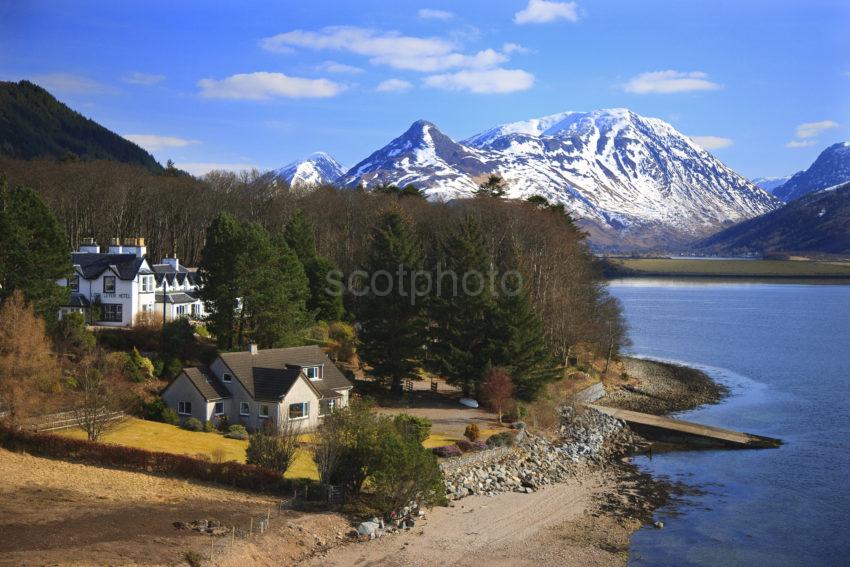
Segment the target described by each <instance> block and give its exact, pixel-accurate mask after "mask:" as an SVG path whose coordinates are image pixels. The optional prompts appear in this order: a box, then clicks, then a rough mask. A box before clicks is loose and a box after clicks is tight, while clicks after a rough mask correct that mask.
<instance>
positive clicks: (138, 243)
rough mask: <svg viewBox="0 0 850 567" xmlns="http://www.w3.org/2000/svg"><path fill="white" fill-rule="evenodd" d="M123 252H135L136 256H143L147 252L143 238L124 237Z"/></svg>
mask: <svg viewBox="0 0 850 567" xmlns="http://www.w3.org/2000/svg"><path fill="white" fill-rule="evenodd" d="M123 250H124V254H135V255H136V257H138V258H143V257H144V256H145V254H147V248H146V247H145V239H144V238H141V237H138V236H137V237H135V238H125V239H124V247H123Z"/></svg>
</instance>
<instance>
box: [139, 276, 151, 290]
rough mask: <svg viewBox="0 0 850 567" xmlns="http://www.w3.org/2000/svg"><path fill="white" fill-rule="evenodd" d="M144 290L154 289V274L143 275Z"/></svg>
mask: <svg viewBox="0 0 850 567" xmlns="http://www.w3.org/2000/svg"><path fill="white" fill-rule="evenodd" d="M142 291H143V292H148V291H153V276H142Z"/></svg>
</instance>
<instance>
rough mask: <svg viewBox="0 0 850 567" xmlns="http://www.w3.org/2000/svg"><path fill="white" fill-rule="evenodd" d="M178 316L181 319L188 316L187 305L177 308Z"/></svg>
mask: <svg viewBox="0 0 850 567" xmlns="http://www.w3.org/2000/svg"><path fill="white" fill-rule="evenodd" d="M177 315H178V316H179V317H183V316H184V315H186V306H185V305H178V306H177Z"/></svg>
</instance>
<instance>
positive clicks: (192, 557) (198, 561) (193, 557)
mask: <svg viewBox="0 0 850 567" xmlns="http://www.w3.org/2000/svg"><path fill="white" fill-rule="evenodd" d="M183 561H185V562H186V563H188V564H189V567H202V566H203V564H204V556H203V555H201V554H200V553H198V552H197V551H195V550H189V551H186V552H184V553H183Z"/></svg>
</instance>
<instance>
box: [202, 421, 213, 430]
mask: <svg viewBox="0 0 850 567" xmlns="http://www.w3.org/2000/svg"><path fill="white" fill-rule="evenodd" d="M204 431H205V432H207V433H212V432H213V431H215V422H213V421H212V420H206V421H204Z"/></svg>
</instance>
